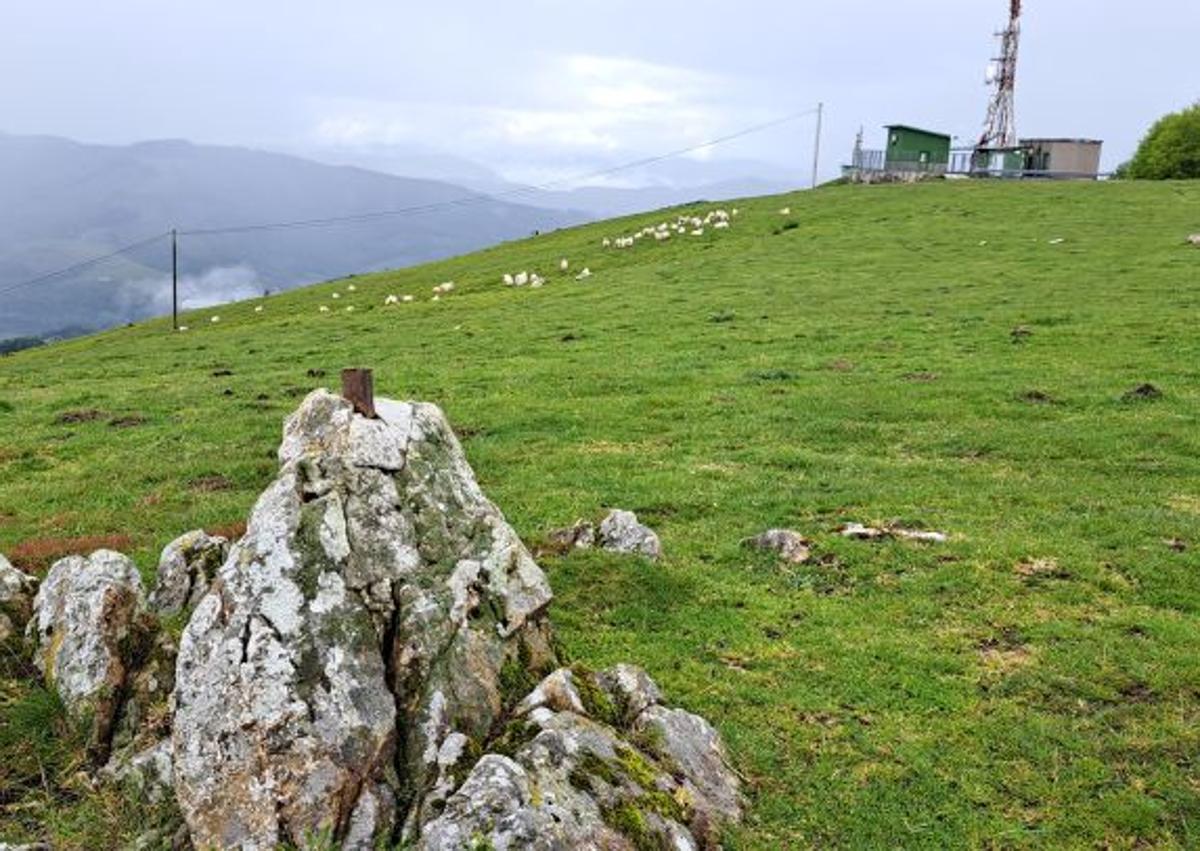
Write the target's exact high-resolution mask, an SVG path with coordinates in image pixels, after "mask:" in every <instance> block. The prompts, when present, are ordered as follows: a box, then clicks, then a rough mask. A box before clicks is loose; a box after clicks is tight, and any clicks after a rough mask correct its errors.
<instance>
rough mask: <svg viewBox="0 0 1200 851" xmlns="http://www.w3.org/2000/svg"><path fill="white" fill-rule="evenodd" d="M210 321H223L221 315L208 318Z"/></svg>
mask: <svg viewBox="0 0 1200 851" xmlns="http://www.w3.org/2000/svg"><path fill="white" fill-rule="evenodd" d="M208 321H209V322H220V321H221V317H220V316H214V317H213V318H212V319H210V320H208Z"/></svg>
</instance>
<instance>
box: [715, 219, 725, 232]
mask: <svg viewBox="0 0 1200 851" xmlns="http://www.w3.org/2000/svg"><path fill="white" fill-rule="evenodd" d="M728 227H729V222H727V221H725V220H724V219H719V220H718V221H715V222H713V230H725V229H726V228H728Z"/></svg>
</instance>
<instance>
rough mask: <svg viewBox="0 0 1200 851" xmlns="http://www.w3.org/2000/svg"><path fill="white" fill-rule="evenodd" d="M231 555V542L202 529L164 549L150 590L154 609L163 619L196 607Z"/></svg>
mask: <svg viewBox="0 0 1200 851" xmlns="http://www.w3.org/2000/svg"><path fill="white" fill-rule="evenodd" d="M228 554H229V542H228V541H227V540H226V539H225V538H222V537H220V536H216V535H209V534H208V533H206V532H205V531H203V530H201V529H197V530H196V531H193V532H188V533H187V534H185V535H181V536H180V537H178V538H176V539H175V540H174V541H172V542H171V543H169V544H167V546H166V547H165V548H163V551H162V556H161V557H160V558H159V560H158V575H157V576H156V577H155V581H154V588H153V589H152V590H151V591H150V608H151V609H152V610H154V611H155V612H157V613H158V614H159V615H162V616H168V617H169V616H171V615H177V614H179V613H180V612H182V611H185V610H186V609H191V608H194V607H195V605H196V604H197V603H199V602H200V598H201V597H203V596H204V595H205V594H206V593H207V592H208V586H209V583H211V582H212V579H213V577H214V576H216V573H217V569H218V568H220V566H221V565H222V564H223V563H224V562H225V557H226V556H227V555H228Z"/></svg>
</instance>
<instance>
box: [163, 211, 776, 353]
mask: <svg viewBox="0 0 1200 851" xmlns="http://www.w3.org/2000/svg"><path fill="white" fill-rule="evenodd" d="M779 212H780V213H781V214H782V215H789V214H790V213H791V210H790V209H789V208H787V207H785V208H783V209H782V210H780V211H779ZM740 213H741V211H740V210H739V209H738V208H737V207H734V208H732V209H730V210H725V209H720V208H718V209H715V210H710V211H708V212H707V213H705V214H704V215H703V216H698V215H680V216H677V217H676V219H675V221H674V222H668V221H662V222H659V223H658V224H656V225H647V226H646V227H644V228H642V229H641V230H638V231H636V232H634V233H632V234H627V235H622V236H618V237H615V238H610V237H607V236H606V237H604V238H603V239H602V240H601V242H600V244H601V246H602V247H603V248H611V249H629V248H633V247H634V246H635V245H637V243H638V242H640V241H641V240H643V239H653V240H654V241H655V242H667V241H668V240H670V239H671V238H672V237H674V236H684V235H690V236H704V234H705V233H706V232H707V231H708V230H711V231H722V230H728V229H729V227H730V226H731V224H732V221H733V220H734V219H736V218H737V217H738V216H739V215H740ZM558 271H559V273H560V274H562V275H566V274H569V273H570V271H571V263H570V261H569V260H567V258H565V257H564V258H562V259H561V260H559V261H558ZM574 277H575V280H576V281H586V280H587V279H588V278H590V277H592V270H591V269H590V268H588V267H587V266H584V267H583V268H582V269H581V270H580V271H579V273H578V274H576V275H575V276H574ZM501 281H502V282H503V284H504V286H506V287H525V286H528V287H530V288H531V289H538V288H540V287H543V286H545V285H546V283H547V279H546V278H545V277H543V276H542V275H539V274H538V273H537V272H530V271H528V270H522V271H520V272H505V273H504V275H503V276H502V278H501ZM454 288H455V283H454V281H445V282H443V283H441V284H438V285H437V286H435V287H433V294H432V296H431V297H430V301H439V300H441V297H442V296H444V295H448V294H449V293H451V292H453V291H454ZM357 289H358V288H357V287H356V286H355V285H354V284H347V285H346V291H347V292H348V293H353V292H355V291H356V290H357ZM341 297H342V294H341V293H340V292H333V293H331V294H330V298H331V299H333V300H335V301H336V300H339V299H341ZM414 301H416V298H415V297H414V296H412V295H396V294H395V293H392V294H389V295H388V296H387V297H386V298H384V300H383V305H384V307H392V306H395V305H399V304H409V303H411V302H414ZM344 310H345V312H347V313H352V312H353V311H354V305H352V304H349V305H346V307H345V308H344ZM317 311H318V312H320V313H330V312H331V308H330V307H329V305H325V304H322V305H318V307H317ZM254 312H255V313H262V312H263V306H262V305H261V304H260V305H256V306H255V308H254ZM210 321H211V322H213V323H217V322H220V321H221V317H220V316H218V315H214V316H212V317H211V319H210ZM179 330H180V331H186V330H188V328H187V326H186V325H181V326H179Z"/></svg>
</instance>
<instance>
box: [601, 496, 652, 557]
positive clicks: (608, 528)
mask: <svg viewBox="0 0 1200 851" xmlns="http://www.w3.org/2000/svg"><path fill="white" fill-rule="evenodd" d="M600 546H601V547H603V548H604V549H606V550H612V551H613V552H618V553H629V554H631V555H640V556H645V557H646V558H648V559H651V560H657V559H658V558H659V557H660V556H661V555H662V544H661V543H660V542H659V540H658V535H656V534H655V533H654V530H653V529H651V528H650V527H649V526H644V525H642V524H641V523H639V522H638V519H637V515H636V514H634V513H633V512H632V511H624V510H622V509H620V508H616V509H613V510H612V511H610V512H609V513H608V516H607V517H605V518H604V520H603V521H602V522H601V523H600Z"/></svg>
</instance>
